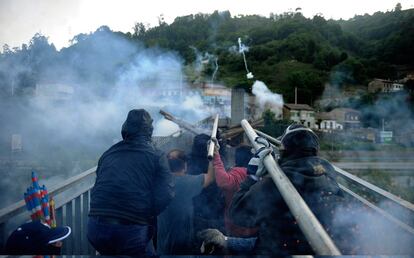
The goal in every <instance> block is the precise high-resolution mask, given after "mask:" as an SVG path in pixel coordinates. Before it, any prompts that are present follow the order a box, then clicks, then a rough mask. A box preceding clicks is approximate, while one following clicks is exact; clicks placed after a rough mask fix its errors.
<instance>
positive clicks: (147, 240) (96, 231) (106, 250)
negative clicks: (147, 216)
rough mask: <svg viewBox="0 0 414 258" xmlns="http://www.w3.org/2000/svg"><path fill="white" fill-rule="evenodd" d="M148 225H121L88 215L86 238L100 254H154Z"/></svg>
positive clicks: (151, 233) (150, 230)
mask: <svg viewBox="0 0 414 258" xmlns="http://www.w3.org/2000/svg"><path fill="white" fill-rule="evenodd" d="M153 233H154V229H153V227H152V226H150V225H138V224H133V225H121V224H110V223H105V222H103V221H100V220H99V219H98V218H95V217H89V221H88V239H89V242H90V243H91V244H92V246H93V247H94V248H95V249H96V251H98V252H99V253H100V254H101V255H114V254H120V255H140V256H143V255H146V256H155V250H154V246H153V242H152V237H153Z"/></svg>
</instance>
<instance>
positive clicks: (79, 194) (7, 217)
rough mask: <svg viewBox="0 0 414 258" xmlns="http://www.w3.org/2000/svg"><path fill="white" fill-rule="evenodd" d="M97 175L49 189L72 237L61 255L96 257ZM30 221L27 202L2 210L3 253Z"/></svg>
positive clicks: (172, 140)
mask: <svg viewBox="0 0 414 258" xmlns="http://www.w3.org/2000/svg"><path fill="white" fill-rule="evenodd" d="M174 134H175V133H174ZM191 139H192V136H191V135H189V134H185V133H182V134H180V135H179V136H177V137H173V136H170V137H154V138H153V143H154V144H155V145H156V146H157V147H158V148H161V149H164V150H165V149H167V148H171V146H172V145H174V146H175V147H176V148H180V147H181V148H185V146H190V145H189V141H190V140H191ZM179 143H181V144H179ZM181 145H182V146H181ZM95 173H96V167H93V168H91V169H88V170H87V171H84V172H82V173H80V174H78V175H76V176H74V177H71V178H69V179H67V180H65V181H63V182H60V183H57V184H56V185H55V186H51V187H50V188H49V189H50V191H49V195H50V196H51V197H53V198H54V200H55V204H56V208H55V210H56V223H57V225H65V226H69V227H71V229H72V234H71V235H70V236H69V237H68V238H66V239H65V241H64V244H63V248H62V253H63V254H65V255H95V250H94V249H93V247H92V246H91V245H90V244H89V241H88V239H87V237H86V233H87V223H88V213H89V202H90V190H91V188H92V187H93V184H94V183H95V180H94V179H95ZM29 218H30V214H29V212H28V211H27V209H26V205H25V202H24V200H21V201H19V202H17V203H15V204H12V205H10V206H8V207H5V208H3V209H0V254H1V250H2V248H3V246H4V245H5V242H6V240H7V237H8V236H9V235H10V233H11V232H12V231H13V230H15V229H16V228H17V227H18V226H19V225H21V224H23V223H25V222H28V221H30V219H29Z"/></svg>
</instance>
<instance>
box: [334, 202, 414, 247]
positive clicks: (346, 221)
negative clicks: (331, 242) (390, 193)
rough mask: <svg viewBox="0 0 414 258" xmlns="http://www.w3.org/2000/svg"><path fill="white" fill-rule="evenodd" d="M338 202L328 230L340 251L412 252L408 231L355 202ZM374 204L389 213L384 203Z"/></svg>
mask: <svg viewBox="0 0 414 258" xmlns="http://www.w3.org/2000/svg"><path fill="white" fill-rule="evenodd" d="M356 202H357V201H356V200H355V202H354V203H351V204H350V205H341V204H340V203H337V205H338V206H337V208H336V209H335V210H334V211H333V218H334V219H333V223H332V226H331V227H330V232H331V234H332V235H334V239H335V240H336V244H337V245H338V247H339V248H341V249H342V252H343V254H358V255H364V254H365V255H368V254H370V255H374V254H375V255H378V254H381V255H397V254H398V255H408V254H414V248H413V247H412V241H413V239H414V237H413V235H412V233H409V232H408V231H406V230H405V229H403V228H400V227H399V226H398V225H397V224H395V223H393V222H392V221H390V220H388V219H387V218H385V217H383V216H382V215H381V214H379V213H377V212H376V211H374V210H372V209H370V208H368V207H366V206H363V205H361V204H359V203H356ZM378 206H379V207H380V208H381V209H383V210H385V211H386V212H388V213H390V214H392V212H395V211H392V210H391V207H390V206H389V205H387V204H386V203H385V202H382V203H380V204H378Z"/></svg>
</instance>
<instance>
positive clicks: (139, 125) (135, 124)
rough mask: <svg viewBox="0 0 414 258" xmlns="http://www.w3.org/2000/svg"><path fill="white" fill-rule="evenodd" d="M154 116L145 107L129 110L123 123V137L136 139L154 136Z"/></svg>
mask: <svg viewBox="0 0 414 258" xmlns="http://www.w3.org/2000/svg"><path fill="white" fill-rule="evenodd" d="M152 121H153V120H152V118H151V116H150V114H149V113H148V112H147V111H146V110H145V109H133V110H131V111H129V113H128V116H127V119H126V121H125V122H124V124H123V125H122V130H121V134H122V138H123V139H124V140H134V139H137V138H147V139H148V140H149V139H150V138H151V136H152V131H153V129H154V128H153V127H152Z"/></svg>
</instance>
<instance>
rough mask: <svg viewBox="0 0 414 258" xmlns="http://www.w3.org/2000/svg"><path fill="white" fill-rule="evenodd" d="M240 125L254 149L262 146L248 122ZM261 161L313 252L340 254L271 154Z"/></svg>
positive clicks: (318, 253) (242, 122)
mask: <svg viewBox="0 0 414 258" xmlns="http://www.w3.org/2000/svg"><path fill="white" fill-rule="evenodd" d="M241 125H242V127H243V129H244V131H245V133H246V135H247V137H248V138H249V140H250V142H251V143H252V145H253V147H254V148H255V149H256V150H258V149H259V148H260V147H262V145H261V144H259V143H257V142H256V141H255V139H256V137H257V134H256V132H255V131H254V129H253V128H252V127H251V126H250V124H249V122H247V120H245V119H243V120H242V121H241ZM263 162H264V165H265V167H266V169H267V171H268V172H269V174H270V176H271V177H272V179H273V182H274V183H275V185H276V187H277V189H278V190H279V192H280V194H281V195H282V197H283V200H284V201H285V202H286V204H287V206H288V207H289V210H290V211H291V212H292V215H293V216H294V217H295V219H296V221H297V222H298V225H299V227H300V229H301V230H302V232H303V234H304V235H305V237H306V239H307V241H308V243H309V245H310V246H311V247H312V249H313V250H314V251H315V253H316V254H317V255H341V253H340V252H339V250H338V248H337V247H336V246H335V244H334V242H333V241H332V239H331V238H330V237H329V235H328V234H327V233H326V231H325V229H324V228H323V227H322V225H321V224H320V222H319V221H318V219H317V218H316V217H315V215H314V214H313V213H312V211H311V210H310V209H309V207H308V205H307V204H306V203H305V201H304V200H303V199H302V197H301V196H300V195H299V193H298V191H297V190H296V188H295V187H294V186H293V184H292V183H291V182H290V180H289V179H288V177H287V176H286V175H285V173H284V172H283V171H282V169H281V168H280V167H279V165H278V164H277V163H276V161H275V160H274V158H273V157H272V155H267V156H266V157H265V159H264V161H263Z"/></svg>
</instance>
